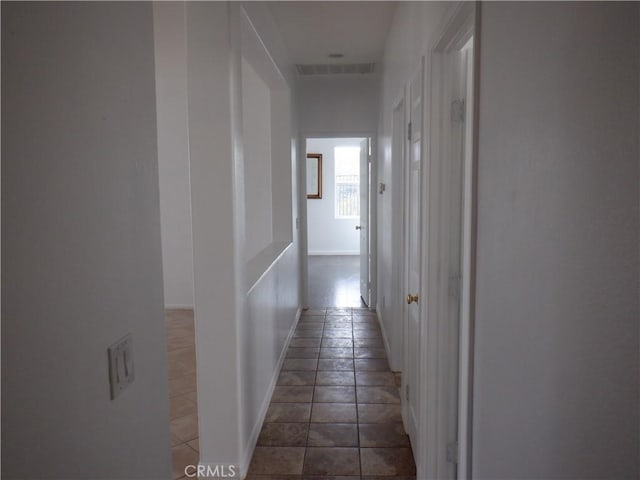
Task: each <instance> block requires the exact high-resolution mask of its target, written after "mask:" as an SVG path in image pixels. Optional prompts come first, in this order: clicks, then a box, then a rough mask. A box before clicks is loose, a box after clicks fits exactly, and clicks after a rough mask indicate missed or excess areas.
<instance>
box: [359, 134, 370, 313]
mask: <svg viewBox="0 0 640 480" xmlns="http://www.w3.org/2000/svg"><path fill="white" fill-rule="evenodd" d="M369 165H370V164H369V140H368V139H364V140H362V141H361V142H360V225H358V226H357V227H356V229H357V230H360V297H361V298H362V301H363V302H364V304H365V305H366V306H367V307H368V306H369V302H370V287H371V283H370V281H369Z"/></svg>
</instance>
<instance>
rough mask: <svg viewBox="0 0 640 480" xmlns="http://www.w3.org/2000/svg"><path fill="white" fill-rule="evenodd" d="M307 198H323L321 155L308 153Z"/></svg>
mask: <svg viewBox="0 0 640 480" xmlns="http://www.w3.org/2000/svg"><path fill="white" fill-rule="evenodd" d="M307 198H311V199H319V198H322V154H321V153H307Z"/></svg>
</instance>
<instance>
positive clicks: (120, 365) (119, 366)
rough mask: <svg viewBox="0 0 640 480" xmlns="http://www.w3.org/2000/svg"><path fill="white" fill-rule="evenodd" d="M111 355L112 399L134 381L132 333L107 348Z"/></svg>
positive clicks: (110, 380) (110, 382) (110, 381)
mask: <svg viewBox="0 0 640 480" xmlns="http://www.w3.org/2000/svg"><path fill="white" fill-rule="evenodd" d="M107 354H108V356H109V386H110V390H111V400H113V399H114V398H116V397H117V396H118V395H120V393H121V392H122V391H123V390H124V389H125V388H127V387H128V386H129V384H131V383H132V382H133V379H134V370H133V344H132V341H131V334H130V333H129V334H127V335H126V336H124V337H122V338H121V339H120V340H118V341H117V342H116V343H114V344H113V345H111V346H110V347H109V348H108V349H107Z"/></svg>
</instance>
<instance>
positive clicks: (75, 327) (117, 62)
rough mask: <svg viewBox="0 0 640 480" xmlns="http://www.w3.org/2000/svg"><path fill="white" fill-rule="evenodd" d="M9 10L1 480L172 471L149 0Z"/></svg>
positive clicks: (5, 17)
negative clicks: (129, 348)
mask: <svg viewBox="0 0 640 480" xmlns="http://www.w3.org/2000/svg"><path fill="white" fill-rule="evenodd" d="M1 9H2V120H3V121H2V221H3V222H4V223H5V225H3V228H2V231H3V232H2V233H3V235H2V260H3V262H2V263H3V265H2V267H3V268H2V478H11V479H20V478H22V479H30V478H65V479H74V478H75V479H87V478H98V477H99V478H121V479H131V478H155V479H169V478H171V453H170V439H169V421H168V419H169V405H168V387H167V360H166V351H165V348H166V338H165V330H164V318H163V296H162V268H161V265H162V251H161V244H160V211H159V194H158V163H157V144H156V111H155V101H156V100H155V85H154V84H155V73H154V46H153V13H152V9H151V4H149V3H92V2H90V3H73V2H69V3H47V2H41V3H21V2H16V3H11V2H3V3H2V5H1ZM7 225H8V226H9V227H8V228H7ZM127 333H131V335H132V343H133V360H134V368H135V380H134V382H133V383H132V384H131V385H130V386H129V387H128V388H127V389H126V390H124V391H123V392H122V393H121V394H120V395H119V396H118V397H116V398H115V399H114V400H111V399H110V392H109V380H108V379H109V374H108V362H107V348H108V347H109V345H111V344H112V343H114V342H115V341H117V340H118V339H120V338H122V337H123V336H124V335H126V334H127Z"/></svg>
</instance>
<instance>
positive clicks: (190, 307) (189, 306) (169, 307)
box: [164, 303, 193, 310]
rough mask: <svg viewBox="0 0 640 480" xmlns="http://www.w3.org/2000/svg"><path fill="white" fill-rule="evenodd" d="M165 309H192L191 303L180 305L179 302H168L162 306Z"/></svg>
mask: <svg viewBox="0 0 640 480" xmlns="http://www.w3.org/2000/svg"><path fill="white" fill-rule="evenodd" d="M164 309H165V310H193V304H192V305H186V304H185V305H182V304H180V303H170V304H167V305H165V306H164Z"/></svg>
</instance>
